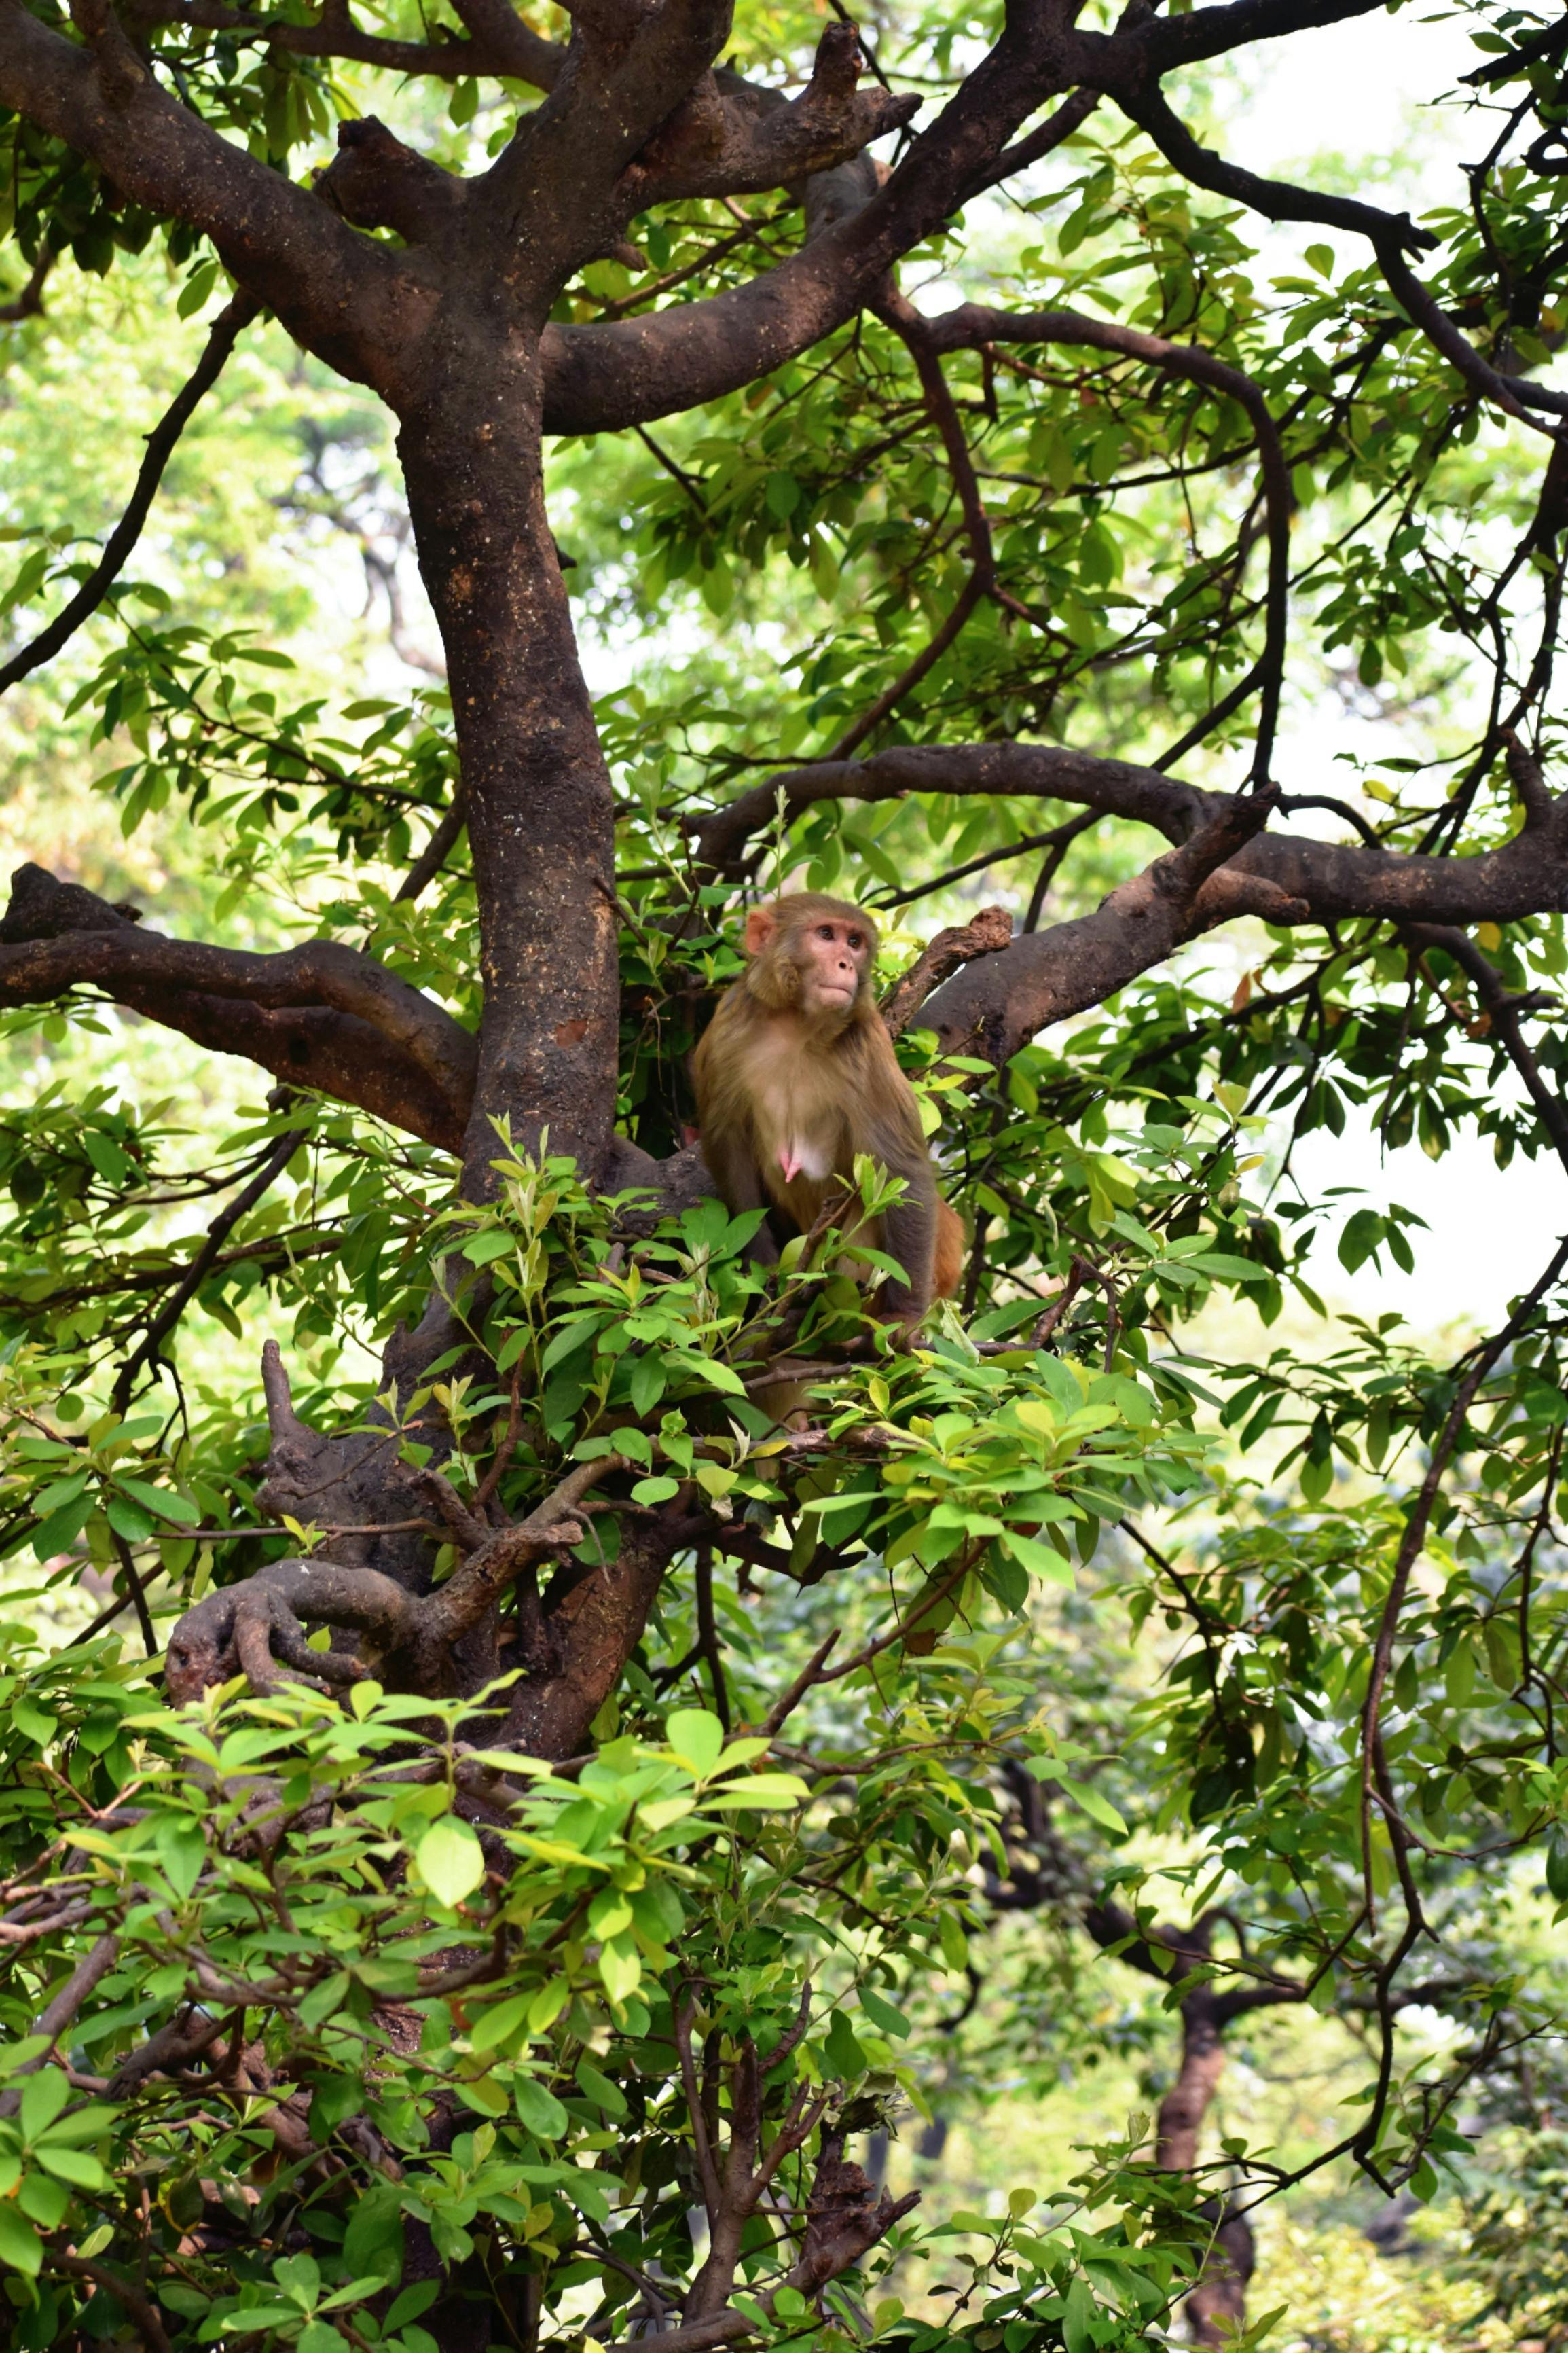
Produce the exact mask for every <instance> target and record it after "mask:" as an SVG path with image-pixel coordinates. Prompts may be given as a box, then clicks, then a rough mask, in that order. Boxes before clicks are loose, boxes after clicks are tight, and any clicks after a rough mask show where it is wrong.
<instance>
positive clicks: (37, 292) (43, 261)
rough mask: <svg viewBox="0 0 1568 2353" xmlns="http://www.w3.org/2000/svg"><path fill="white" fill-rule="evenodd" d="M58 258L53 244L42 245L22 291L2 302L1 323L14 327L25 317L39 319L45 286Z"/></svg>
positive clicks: (0, 307)
mask: <svg viewBox="0 0 1568 2353" xmlns="http://www.w3.org/2000/svg"><path fill="white" fill-rule="evenodd" d="M58 259H59V256H58V253H57V252H56V251H55V248H54V247H53V246H52V245H48V244H45V245H43V246H40V248H38V258H37V261H35V262H34V264H33V267H32V269H30V270H29V271H28V273H27V278H26V283H25V284H24V286H23V288H22V290H21V292H20V293H19V294H14V295H13V296H12V298H11V300H10V301H9V302H0V325H5V326H7V327H14V326H16V325H17V324H18V323H19V322H20V321H21V320H23V319H37V318H38V317H39V316H40V315H41V313H42V311H43V308H44V288H45V287H46V286H47V283H48V278H49V272H50V270H51V269H53V268H54V266H55V264H56V262H57V261H58Z"/></svg>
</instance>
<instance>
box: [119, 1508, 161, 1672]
mask: <svg viewBox="0 0 1568 2353" xmlns="http://www.w3.org/2000/svg"><path fill="white" fill-rule="evenodd" d="M109 1540H110V1544H112V1545H113V1546H114V1549H115V1551H116V1553H117V1554H118V1555H119V1556H120V1570H121V1576H122V1577H124V1579H125V1587H126V1599H127V1600H129V1601H133V1602H134V1603H135V1605H136V1621H137V1623H138V1625H139V1626H140V1627H141V1629H142V1645H143V1647H144V1649H145V1650H146V1652H147V1656H148V1657H149V1658H150V1659H155V1658H156V1657H157V1655H158V1637H157V1635H156V1634H155V1633H154V1632H153V1613H152V1611H151V1609H149V1608H148V1607H147V1588H146V1587H145V1586H144V1585H143V1584H142V1576H141V1572H140V1570H139V1569H138V1568H137V1566H136V1563H135V1562H134V1560H133V1559H132V1556H131V1546H129V1545H128V1544H127V1543H126V1541H125V1538H124V1537H123V1536H122V1535H121V1533H120V1530H119V1529H118V1528H116V1527H111V1528H110V1532H109Z"/></svg>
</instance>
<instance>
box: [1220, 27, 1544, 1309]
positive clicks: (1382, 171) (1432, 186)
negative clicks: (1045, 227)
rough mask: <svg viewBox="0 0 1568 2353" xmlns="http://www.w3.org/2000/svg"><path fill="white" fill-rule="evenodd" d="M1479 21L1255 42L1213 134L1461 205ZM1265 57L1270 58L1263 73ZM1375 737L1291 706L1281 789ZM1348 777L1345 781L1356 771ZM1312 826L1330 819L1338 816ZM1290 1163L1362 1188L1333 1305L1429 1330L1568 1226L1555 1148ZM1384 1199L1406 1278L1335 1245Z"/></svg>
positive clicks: (1303, 1153)
mask: <svg viewBox="0 0 1568 2353" xmlns="http://www.w3.org/2000/svg"><path fill="white" fill-rule="evenodd" d="M1475 22H1477V19H1476V18H1475V17H1474V16H1471V15H1470V13H1469V12H1468V11H1467V10H1465V9H1463V8H1459V9H1455V10H1452V11H1446V12H1443V13H1441V14H1439V13H1438V12H1436V11H1435V10H1434V11H1418V9H1416V8H1408V9H1405V10H1404V11H1402V12H1401V13H1400V14H1399V15H1398V16H1388V15H1387V14H1385V13H1383V12H1381V11H1380V12H1379V13H1378V14H1377V15H1375V16H1366V17H1362V18H1359V19H1357V20H1355V21H1354V22H1352V23H1351V24H1347V25H1336V26H1325V27H1323V28H1322V29H1321V30H1319V31H1315V32H1307V33H1297V34H1292V35H1291V36H1290V37H1289V39H1287V40H1281V41H1278V42H1275V43H1272V44H1269V45H1268V46H1267V47H1266V48H1265V49H1264V50H1263V51H1261V52H1259V51H1257V50H1255V51H1253V52H1251V53H1250V56H1249V58H1248V60H1247V68H1246V72H1245V79H1244V80H1243V79H1241V78H1240V77H1237V79H1236V80H1234V81H1233V82H1232V83H1230V85H1229V86H1228V87H1222V88H1221V89H1220V90H1217V91H1216V94H1215V97H1216V108H1215V111H1216V114H1217V116H1218V119H1219V122H1220V124H1221V125H1222V126H1223V127H1222V128H1221V129H1220V130H1219V131H1218V133H1217V136H1216V144H1219V145H1220V146H1221V148H1222V151H1223V152H1224V153H1226V155H1227V156H1228V157H1229V158H1230V159H1231V160H1232V161H1233V162H1236V163H1238V164H1246V165H1247V167H1248V168H1249V169H1251V170H1253V171H1255V172H1262V173H1266V174H1269V175H1271V176H1278V177H1280V178H1287V179H1289V178H1294V179H1298V180H1307V181H1309V182H1313V181H1315V182H1317V183H1318V184H1319V185H1336V183H1335V182H1334V181H1333V180H1331V179H1329V178H1328V176H1327V174H1321V173H1320V172H1319V171H1318V170H1315V169H1314V168H1313V167H1314V164H1315V163H1316V162H1317V160H1318V159H1319V158H1320V157H1322V156H1324V155H1326V154H1334V153H1337V154H1339V155H1342V156H1344V157H1346V158H1347V159H1352V160H1354V161H1355V162H1357V163H1358V164H1360V165H1361V166H1362V174H1361V177H1360V181H1359V185H1356V186H1355V193H1357V194H1361V195H1365V196H1366V197H1367V198H1368V199H1369V200H1371V201H1373V202H1376V203H1382V204H1384V205H1387V206H1389V207H1390V208H1391V209H1394V210H1398V211H1404V210H1406V209H1408V210H1410V211H1411V212H1412V213H1414V214H1415V215H1416V216H1419V215H1420V213H1421V211H1422V210H1423V209H1424V208H1425V207H1426V206H1430V205H1434V204H1436V203H1443V202H1446V203H1452V202H1453V201H1455V198H1456V195H1457V194H1458V189H1457V187H1456V177H1457V175H1456V174H1455V172H1454V164H1455V162H1456V160H1466V161H1468V160H1472V159H1473V158H1474V157H1476V156H1478V155H1479V154H1481V153H1484V152H1485V149H1486V146H1487V145H1488V144H1489V139H1490V135H1491V133H1490V131H1489V118H1488V117H1486V116H1484V115H1479V114H1466V113H1461V112H1460V111H1458V109H1455V108H1445V109H1443V110H1442V111H1441V112H1440V113H1438V112H1436V111H1433V110H1432V108H1431V107H1430V105H1429V104H1428V103H1426V101H1429V100H1431V99H1432V98H1434V97H1435V96H1436V95H1437V94H1438V93H1440V92H1442V91H1443V90H1451V89H1453V88H1454V87H1455V85H1456V84H1457V83H1458V81H1459V79H1460V77H1461V76H1462V75H1463V74H1464V73H1466V72H1468V70H1469V69H1470V68H1471V67H1472V66H1473V65H1474V64H1475V63H1476V62H1477V60H1478V52H1477V51H1476V50H1475V48H1474V47H1472V45H1471V42H1470V39H1469V27H1470V26H1471V25H1472V24H1474V23H1475ZM1260 54H1261V55H1263V56H1265V57H1266V58H1267V59H1268V64H1267V69H1266V71H1265V72H1264V74H1263V75H1262V77H1261V78H1259V76H1258V71H1257V60H1258V57H1259V55H1260ZM1338 185H1343V183H1339V184H1338ZM1459 187H1460V188H1462V183H1460V184H1459ZM1314 240H1320V241H1322V242H1326V243H1330V244H1334V245H1337V247H1338V248H1339V249H1340V250H1341V252H1342V253H1344V254H1345V256H1346V258H1347V259H1349V258H1350V255H1351V253H1352V251H1353V250H1354V248H1356V246H1357V245H1358V243H1359V240H1356V239H1353V238H1335V237H1331V236H1325V233H1324V232H1323V231H1322V230H1321V229H1317V228H1310V227H1296V226H1294V225H1287V226H1285V227H1280V228H1279V229H1277V230H1273V231H1269V232H1268V248H1266V249H1267V250H1268V252H1269V255H1270V258H1271V259H1272V257H1273V254H1274V253H1275V252H1276V251H1278V252H1279V255H1280V259H1281V260H1284V258H1285V256H1286V254H1287V253H1289V254H1292V255H1294V254H1299V253H1300V251H1301V249H1302V248H1304V247H1305V246H1306V245H1308V244H1310V243H1311V242H1313V241H1314ZM1360 258H1361V257H1360V255H1358V256H1357V259H1360ZM1379 748H1382V749H1384V750H1386V749H1389V748H1393V749H1395V750H1397V749H1400V748H1403V747H1401V746H1400V745H1399V744H1397V742H1395V743H1394V744H1393V745H1392V746H1391V745H1390V743H1389V730H1388V728H1387V725H1386V723H1376V722H1373V721H1368V720H1366V719H1362V718H1357V717H1355V716H1354V715H1352V714H1351V713H1349V712H1345V711H1344V710H1343V709H1342V707H1341V706H1340V705H1339V704H1338V702H1337V701H1336V702H1332V703H1326V704H1325V705H1321V706H1320V705H1314V706H1313V707H1312V708H1311V709H1310V710H1308V711H1301V710H1300V709H1298V710H1297V711H1295V712H1293V713H1292V714H1291V715H1290V718H1289V723H1288V726H1287V729H1286V731H1285V734H1284V737H1283V740H1282V742H1281V745H1280V754H1279V760H1278V761H1277V763H1276V765H1277V770H1278V773H1279V776H1280V778H1281V781H1282V782H1283V783H1284V784H1285V785H1286V787H1287V789H1289V788H1290V787H1291V786H1294V787H1295V788H1296V789H1297V790H1300V791H1306V790H1309V789H1310V788H1311V781H1312V780H1314V779H1315V780H1316V782H1317V786H1318V789H1319V790H1323V789H1327V790H1330V791H1332V790H1334V789H1335V788H1336V787H1335V786H1334V785H1333V783H1332V782H1331V781H1329V780H1330V779H1331V777H1332V775H1333V769H1332V755H1333V754H1334V753H1335V752H1337V751H1345V750H1353V751H1354V752H1356V753H1357V754H1360V755H1362V756H1363V757H1364V756H1366V755H1367V754H1371V753H1373V752H1375V751H1376V750H1377V749H1379ZM1339 773H1340V776H1341V777H1342V779H1344V780H1345V781H1347V782H1348V781H1349V773H1350V772H1348V771H1346V770H1344V769H1341V770H1340V772H1339ZM1338 788H1339V789H1340V790H1343V789H1344V785H1343V784H1341V786H1339V787H1338ZM1311 829H1312V830H1314V831H1318V830H1331V829H1332V828H1331V821H1330V820H1327V819H1324V820H1321V823H1314V824H1313V826H1312V828H1311ZM1294 1166H1295V1168H1296V1170H1297V1173H1298V1175H1299V1176H1300V1182H1301V1186H1302V1189H1303V1191H1304V1192H1306V1193H1308V1194H1309V1195H1311V1194H1317V1195H1319V1196H1320V1197H1321V1192H1322V1190H1323V1188H1325V1187H1329V1186H1336V1185H1339V1186H1355V1187H1361V1188H1362V1191H1361V1193H1360V1194H1359V1195H1357V1196H1353V1197H1351V1198H1347V1199H1346V1200H1345V1202H1344V1206H1343V1209H1342V1211H1340V1212H1338V1213H1336V1214H1335V1215H1334V1216H1333V1217H1331V1219H1329V1220H1328V1225H1327V1230H1326V1232H1325V1235H1324V1239H1323V1240H1322V1242H1321V1244H1320V1245H1319V1248H1318V1249H1317V1250H1316V1251H1315V1253H1314V1255H1313V1258H1312V1261H1311V1266H1310V1280H1311V1281H1312V1282H1314V1284H1315V1285H1316V1286H1317V1287H1318V1288H1319V1289H1320V1290H1321V1291H1322V1292H1323V1293H1324V1294H1325V1295H1326V1296H1327V1297H1328V1298H1329V1299H1330V1300H1331V1303H1336V1304H1343V1305H1346V1306H1351V1307H1353V1308H1354V1309H1355V1311H1356V1312H1357V1313H1358V1314H1365V1315H1376V1314H1383V1313H1384V1312H1385V1311H1387V1310H1389V1309H1396V1310H1397V1311H1398V1312H1399V1313H1400V1314H1403V1315H1405V1316H1406V1317H1407V1318H1408V1319H1409V1321H1410V1322H1411V1323H1412V1324H1414V1325H1415V1327H1416V1328H1417V1329H1418V1330H1419V1331H1421V1332H1423V1333H1429V1332H1436V1331H1438V1330H1440V1329H1442V1328H1443V1327H1445V1326H1447V1325H1448V1324H1464V1323H1474V1324H1477V1325H1479V1326H1482V1327H1485V1328H1488V1329H1490V1328H1493V1327H1495V1325H1496V1324H1497V1323H1499V1322H1500V1321H1501V1319H1502V1317H1503V1315H1504V1314H1505V1313H1506V1306H1507V1302H1508V1300H1509V1299H1510V1297H1511V1296H1513V1295H1516V1294H1517V1293H1519V1292H1521V1291H1522V1290H1525V1289H1527V1288H1528V1287H1529V1285H1530V1284H1531V1282H1533V1281H1534V1279H1535V1277H1536V1276H1537V1275H1538V1274H1539V1273H1540V1271H1541V1270H1542V1267H1543V1266H1544V1265H1545V1263H1546V1261H1547V1260H1548V1258H1549V1257H1550V1256H1551V1254H1552V1249H1553V1247H1554V1245H1555V1243H1556V1241H1557V1240H1558V1239H1559V1237H1560V1236H1561V1235H1562V1234H1563V1232H1564V1231H1568V1173H1565V1172H1564V1170H1563V1167H1562V1166H1561V1164H1560V1163H1559V1162H1558V1161H1557V1159H1556V1158H1555V1157H1554V1156H1550V1155H1549V1156H1548V1157H1546V1158H1543V1159H1541V1160H1538V1161H1534V1162H1525V1161H1521V1160H1518V1159H1516V1160H1515V1161H1514V1163H1513V1165H1512V1166H1511V1167H1510V1168H1508V1169H1507V1170H1500V1169H1499V1168H1498V1166H1497V1165H1496V1163H1495V1162H1494V1160H1493V1158H1492V1154H1491V1146H1490V1145H1489V1144H1487V1143H1482V1142H1479V1141H1477V1140H1475V1139H1474V1138H1467V1139H1465V1140H1463V1141H1462V1142H1460V1143H1458V1145H1455V1146H1453V1147H1452V1148H1451V1149H1450V1150H1449V1151H1448V1152H1447V1153H1446V1154H1445V1155H1444V1156H1443V1158H1442V1159H1441V1160H1440V1161H1436V1162H1435V1161H1431V1160H1429V1159H1428V1158H1427V1157H1426V1154H1425V1153H1424V1152H1423V1151H1422V1150H1421V1149H1420V1147H1419V1146H1418V1145H1409V1146H1407V1147H1406V1148H1405V1150H1404V1151H1401V1152H1397V1153H1394V1154H1391V1155H1388V1156H1387V1157H1386V1158H1385V1157H1384V1155H1383V1154H1382V1153H1381V1151H1380V1148H1379V1145H1378V1142H1377V1139H1376V1137H1375V1136H1374V1135H1373V1134H1372V1133H1371V1131H1370V1129H1369V1128H1368V1127H1366V1126H1365V1125H1362V1126H1360V1127H1359V1128H1351V1127H1347V1129H1346V1132H1345V1134H1344V1135H1343V1136H1341V1137H1335V1136H1331V1135H1329V1134H1318V1135H1314V1136H1312V1137H1310V1139H1309V1140H1308V1141H1307V1142H1306V1143H1305V1145H1302V1146H1301V1148H1300V1149H1299V1150H1298V1152H1297V1154H1296V1155H1295V1159H1294ZM1390 1200H1394V1201H1398V1202H1401V1203H1402V1204H1403V1205H1404V1206H1405V1208H1411V1209H1414V1210H1415V1211H1416V1212H1417V1213H1418V1214H1419V1215H1420V1216H1422V1217H1424V1218H1425V1219H1426V1223H1427V1226H1428V1228H1429V1229H1430V1230H1429V1232H1427V1233H1426V1234H1420V1233H1416V1234H1415V1236H1414V1237H1413V1241H1414V1245H1415V1254H1416V1270H1415V1274H1414V1275H1413V1276H1412V1275H1405V1274H1401V1273H1400V1272H1399V1271H1398V1269H1397V1268H1395V1267H1394V1266H1392V1265H1391V1264H1390V1263H1389V1262H1388V1261H1387V1259H1386V1255H1385V1258H1384V1268H1383V1271H1381V1272H1380V1271H1378V1270H1377V1269H1376V1268H1374V1267H1373V1266H1372V1265H1371V1264H1370V1263H1369V1264H1367V1265H1364V1266H1363V1267H1362V1268H1361V1269H1360V1271H1358V1272H1357V1273H1356V1274H1355V1275H1354V1276H1353V1277H1352V1276H1349V1275H1347V1274H1346V1273H1345V1271H1344V1269H1343V1268H1342V1266H1341V1265H1340V1263H1339V1260H1338V1258H1337V1256H1336V1255H1335V1242H1336V1240H1337V1238H1338V1231H1339V1229H1340V1227H1341V1226H1342V1223H1343V1221H1344V1219H1345V1218H1347V1217H1348V1216H1349V1215H1350V1214H1351V1212H1352V1210H1353V1209H1355V1208H1357V1207H1359V1206H1361V1204H1362V1202H1363V1201H1365V1202H1366V1203H1368V1204H1370V1205H1372V1206H1373V1207H1375V1208H1382V1207H1383V1206H1384V1205H1385V1204H1386V1203H1387V1202H1388V1201H1390Z"/></svg>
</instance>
